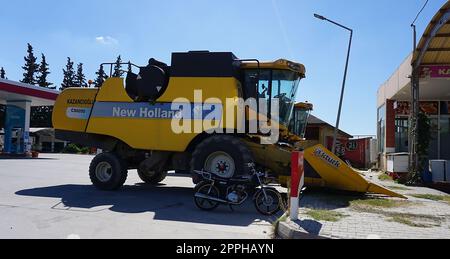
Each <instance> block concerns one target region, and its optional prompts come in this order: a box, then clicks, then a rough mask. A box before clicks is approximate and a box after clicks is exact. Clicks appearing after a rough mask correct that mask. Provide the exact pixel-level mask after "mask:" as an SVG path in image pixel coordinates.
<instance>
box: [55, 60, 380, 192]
mask: <svg viewBox="0 0 450 259" xmlns="http://www.w3.org/2000/svg"><path fill="white" fill-rule="evenodd" d="M104 65H111V66H112V64H104ZM129 65H130V67H131V64H129ZM138 68H139V73H138V74H135V73H133V72H132V71H131V69H130V70H129V71H128V74H127V78H126V80H125V83H126V84H124V80H123V79H121V78H109V79H107V80H106V81H105V82H104V84H103V85H102V86H101V87H100V88H96V89H85V88H84V89H81V88H69V89H66V90H64V91H63V92H62V93H61V95H60V96H59V97H58V99H57V101H56V104H55V107H54V111H53V126H54V128H55V130H56V136H57V138H58V139H62V140H67V141H70V142H73V143H77V144H81V145H85V146H90V147H97V148H101V149H102V150H104V152H103V153H102V154H100V155H97V156H96V157H95V158H94V159H93V161H92V163H91V165H90V168H89V173H90V178H91V180H92V183H93V184H94V185H95V186H96V187H97V188H99V189H102V190H116V189H118V188H120V187H121V186H122V185H123V184H124V182H125V181H126V178H127V174H128V170H129V169H137V170H138V174H139V176H140V178H141V179H142V180H143V181H144V182H146V183H150V184H155V183H159V182H161V181H162V180H164V178H165V176H166V174H167V172H168V171H171V170H181V171H193V170H205V171H209V172H212V173H214V174H217V175H219V176H221V177H224V178H232V177H236V176H240V175H246V174H248V173H249V168H247V166H246V165H247V164H249V163H250V162H256V164H257V165H258V166H259V167H262V168H264V169H266V170H268V171H269V172H270V173H271V174H272V175H273V176H275V177H277V178H278V179H280V182H281V183H282V184H283V183H284V184H285V183H286V181H287V179H288V177H289V176H290V172H291V169H290V157H291V152H292V151H293V150H294V146H293V145H291V144H289V143H294V142H296V141H297V140H298V137H296V136H294V135H292V134H290V133H289V130H288V126H289V123H290V120H291V116H292V113H293V110H294V104H295V103H294V99H295V96H296V93H297V88H298V85H299V82H300V80H301V79H302V78H304V77H305V67H304V66H303V65H301V64H299V63H295V62H291V61H287V60H284V59H280V60H277V61H274V62H259V61H258V60H240V59H238V58H236V57H235V56H234V55H233V54H232V53H228V52H220V53H217V52H216V53H214V52H208V51H200V52H199V51H197V52H187V53H173V54H172V63H171V66H168V65H166V64H164V63H162V62H158V61H156V60H154V59H151V60H150V61H149V64H148V65H147V66H145V67H138ZM252 98H253V99H259V100H262V102H260V103H262V104H266V105H265V106H267V107H266V109H263V108H262V107H260V105H261V104H259V105H257V106H256V107H253V108H248V107H247V108H246V109H245V110H244V111H240V110H239V109H237V108H236V107H238V106H239V100H241V99H242V100H249V99H252ZM275 99H276V100H278V101H279V107H276V106H275V105H273V104H272V100H275ZM274 110H276V111H278V110H279V116H277V118H278V117H279V119H276V120H275V118H274V119H272V113H273V111H274ZM254 114H257V116H256V117H257V118H259V120H263V121H264V120H265V121H266V124H262V125H259V124H258V127H257V129H256V131H255V130H250V128H251V127H250V126H249V125H250V124H251V122H252V120H255V118H254ZM174 121H175V122H177V123H178V124H179V125H174ZM177 123H175V124H177ZM180 125H182V127H181V130H180V127H177V126H180ZM198 126H200V127H198ZM274 126H279V127H277V128H279V129H280V132H279V139H278V142H276V143H272V144H269V145H265V144H267V143H265V144H262V143H263V142H265V141H266V140H267V139H268V135H267V134H262V132H265V133H267V131H266V130H267V129H268V128H270V129H272V128H274ZM212 131H215V134H210V133H211V132H212ZM293 140H294V141H293ZM194 181H195V179H194ZM331 187H334V186H331ZM362 191H363V192H365V191H374V190H371V189H367V190H362Z"/></svg>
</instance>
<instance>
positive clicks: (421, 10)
mask: <svg viewBox="0 0 450 259" xmlns="http://www.w3.org/2000/svg"><path fill="white" fill-rule="evenodd" d="M429 1H430V0H426V1H425V4H424V5H423V7H422V9H420V11H419V13H418V14H417V16H416V18H415V19H414V21H413V22H412V23H411V26H413V25H414V24H415V23H416V21H417V19H419V16H420V14H422V12H423V10H425V7H427V5H428V2H429Z"/></svg>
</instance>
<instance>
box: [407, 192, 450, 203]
mask: <svg viewBox="0 0 450 259" xmlns="http://www.w3.org/2000/svg"><path fill="white" fill-rule="evenodd" d="M411 196H412V197H415V198H418V199H424V200H430V201H445V202H447V203H450V196H445V195H434V194H412V195H411Z"/></svg>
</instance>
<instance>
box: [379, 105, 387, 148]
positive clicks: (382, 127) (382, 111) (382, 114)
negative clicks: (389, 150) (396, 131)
mask: <svg viewBox="0 0 450 259" xmlns="http://www.w3.org/2000/svg"><path fill="white" fill-rule="evenodd" d="M377 138H378V151H379V152H380V153H384V151H385V148H384V144H385V139H386V105H383V106H381V107H380V108H378V120H377Z"/></svg>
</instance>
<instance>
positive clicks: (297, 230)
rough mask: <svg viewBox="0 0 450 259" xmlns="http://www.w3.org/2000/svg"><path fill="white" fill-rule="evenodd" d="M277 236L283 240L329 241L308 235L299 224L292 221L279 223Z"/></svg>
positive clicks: (314, 235)
mask: <svg viewBox="0 0 450 259" xmlns="http://www.w3.org/2000/svg"><path fill="white" fill-rule="evenodd" d="M277 236H278V237H279V238H281V239H311V240H315V239H329V238H326V237H322V236H319V235H316V234H313V233H308V232H307V231H306V230H304V229H303V228H302V227H300V226H299V225H298V224H296V223H295V222H292V221H290V220H287V221H283V222H279V223H278V227H277Z"/></svg>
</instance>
